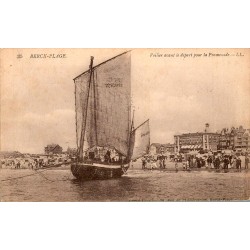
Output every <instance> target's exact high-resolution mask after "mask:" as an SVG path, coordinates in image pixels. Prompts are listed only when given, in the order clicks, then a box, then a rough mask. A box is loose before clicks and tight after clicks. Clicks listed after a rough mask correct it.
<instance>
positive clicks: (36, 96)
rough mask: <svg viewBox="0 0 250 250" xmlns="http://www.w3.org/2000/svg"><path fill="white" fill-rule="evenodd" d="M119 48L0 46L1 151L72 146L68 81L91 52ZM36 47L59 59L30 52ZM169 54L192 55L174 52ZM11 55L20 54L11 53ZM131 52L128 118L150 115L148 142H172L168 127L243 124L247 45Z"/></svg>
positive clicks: (246, 117)
mask: <svg viewBox="0 0 250 250" xmlns="http://www.w3.org/2000/svg"><path fill="white" fill-rule="evenodd" d="M124 51H126V50H125V49H115V50H114V49H112V50H111V49H102V50H98V49H32V50H31V49H6V50H1V51H0V59H1V61H0V64H1V79H0V81H1V150H18V151H20V152H31V153H42V152H43V150H44V146H46V145H47V144H48V143H58V144H60V145H61V146H62V147H63V148H64V149H66V148H67V147H68V146H71V147H75V142H76V139H75V111H74V105H75V102H74V84H73V80H72V79H73V78H74V77H76V76H77V75H79V74H80V73H82V72H83V71H85V70H87V69H88V65H89V58H90V56H91V55H92V56H94V57H95V59H94V65H96V64H98V63H100V62H102V61H104V60H107V59H109V58H111V57H113V56H115V55H117V54H120V53H122V52H124ZM237 52H238V53H241V54H243V55H244V56H236V53H237ZM40 53H47V54H66V58H63V59H59V58H58V59H51V58H50V59H49V58H47V59H41V58H40V59H33V58H30V55H31V54H40ZM177 53H178V54H180V55H181V54H182V53H184V54H192V56H189V57H186V58H183V57H176V54H177ZM204 53H207V54H208V55H209V53H213V54H217V53H223V54H226V53H229V54H230V56H220V57H217V56H207V57H205V56H203V55H204ZM17 54H22V56H23V57H22V58H21V59H17ZM152 54H154V55H155V56H153V55H152ZM157 54H158V55H160V54H163V57H159V56H157ZM164 54H175V56H174V57H164ZM194 54H202V56H201V57H198V58H194V56H193V55H194ZM233 55H235V56H233ZM131 58H132V93H133V96H132V98H133V99H132V101H133V108H134V109H135V118H136V119H135V123H136V125H139V124H140V123H141V122H143V121H144V120H146V119H148V118H149V119H150V127H151V141H152V142H160V143H167V142H173V135H174V134H176V133H182V132H198V131H203V130H204V125H205V123H206V122H208V123H210V127H211V130H212V131H217V130H220V129H222V128H223V127H231V126H235V127H237V126H239V125H243V126H244V127H248V128H250V109H249V107H250V73H249V72H250V71H249V63H250V60H249V59H250V53H249V50H243V49H239V50H236V49H224V50H214V49H202V50H196V49H147V50H146V49H135V50H132V52H131Z"/></svg>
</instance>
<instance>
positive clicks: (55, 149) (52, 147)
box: [44, 144, 63, 154]
mask: <svg viewBox="0 0 250 250" xmlns="http://www.w3.org/2000/svg"><path fill="white" fill-rule="evenodd" d="M62 151H63V149H62V147H60V146H59V145H58V144H49V145H47V146H46V147H45V148H44V152H45V154H62Z"/></svg>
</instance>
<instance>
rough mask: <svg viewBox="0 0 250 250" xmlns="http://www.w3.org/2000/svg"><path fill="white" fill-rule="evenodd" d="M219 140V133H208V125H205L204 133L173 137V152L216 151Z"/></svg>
mask: <svg viewBox="0 0 250 250" xmlns="http://www.w3.org/2000/svg"><path fill="white" fill-rule="evenodd" d="M219 140H220V133H212V132H210V131H209V124H208V123H206V124H205V130H204V132H197V133H184V134H180V135H174V142H175V143H174V144H175V152H176V153H177V152H178V153H179V152H183V153H185V152H188V151H192V150H212V151H216V150H217V146H218V144H219Z"/></svg>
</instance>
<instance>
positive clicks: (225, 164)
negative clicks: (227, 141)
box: [224, 157, 229, 169]
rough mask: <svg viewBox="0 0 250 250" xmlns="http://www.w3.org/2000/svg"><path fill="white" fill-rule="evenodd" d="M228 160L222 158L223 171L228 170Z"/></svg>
mask: <svg viewBox="0 0 250 250" xmlns="http://www.w3.org/2000/svg"><path fill="white" fill-rule="evenodd" d="M228 164H229V159H228V158H227V157H225V158H224V169H228Z"/></svg>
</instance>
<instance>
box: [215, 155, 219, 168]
mask: <svg viewBox="0 0 250 250" xmlns="http://www.w3.org/2000/svg"><path fill="white" fill-rule="evenodd" d="M214 168H215V169H219V168H220V159H219V157H216V158H215V160H214Z"/></svg>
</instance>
